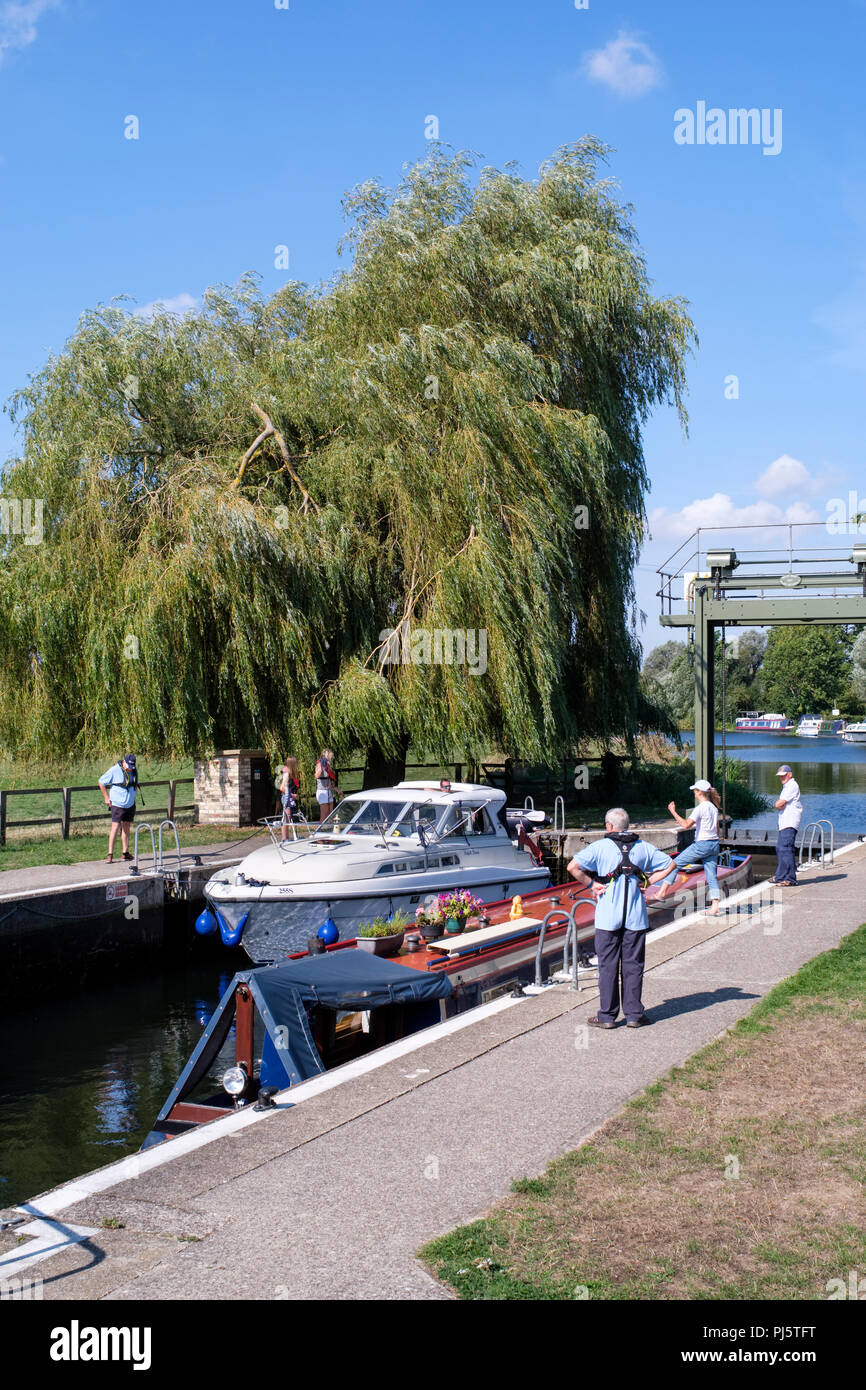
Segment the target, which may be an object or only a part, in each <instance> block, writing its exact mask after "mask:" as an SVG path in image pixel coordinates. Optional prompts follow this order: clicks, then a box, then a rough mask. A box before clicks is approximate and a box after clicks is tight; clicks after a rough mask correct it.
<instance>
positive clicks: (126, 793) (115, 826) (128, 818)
mask: <svg viewBox="0 0 866 1390" xmlns="http://www.w3.org/2000/svg"><path fill="white" fill-rule="evenodd" d="M99 790H100V791H101V792H102V795H103V797H104V798H105V804H106V806H107V807H108V809H109V810H110V811H111V829H110V830H109V832H108V858H107V859H106V861H105V862H106V864H111V863H113V862H114V845H115V842H116V840H117V832H118V830H119V831H120V836H121V843H122V845H123V858H124V859H131V858H132V855H131V854H130V852H129V828H130V826H131V825H132V822H133V819H134V817H135V798H136V795H137V794H138V772H137V770H136V766H135V754H134V753H127V755H126V757H125V758H121V759H120V761H119V762H116V763H115V764H114V766H113V767H110V768H109V769H108V771H107V772H104V773H103V775H102V776H101V777H100V779H99Z"/></svg>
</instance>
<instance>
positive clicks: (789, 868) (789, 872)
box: [770, 763, 803, 888]
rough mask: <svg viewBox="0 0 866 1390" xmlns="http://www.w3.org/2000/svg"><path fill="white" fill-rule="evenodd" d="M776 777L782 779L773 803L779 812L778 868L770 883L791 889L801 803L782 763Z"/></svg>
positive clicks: (794, 868) (794, 875) (785, 766)
mask: <svg viewBox="0 0 866 1390" xmlns="http://www.w3.org/2000/svg"><path fill="white" fill-rule="evenodd" d="M776 776H777V777H781V779H782V790H781V792H780V793H779V800H778V801H777V802H775V807H776V810H777V811H778V812H779V836H778V839H777V840H776V859H777V860H778V867H777V869H776V875H775V877H774V878H771V879H770V882H771V883H778V884H779V885H780V886H781V887H782V888H793V887H795V886H796V883H797V865H796V863H795V862H794V845H795V843H796V840H797V831H798V830H799V829H800V822H801V820H802V819H803V802H802V801H801V799H800V788H799V786H798V785H797V783H796V782H795V781H794V774H793V772H792V771H791V769H790V768H789V766H788V764H787V763H782V766H781V767H780V768H779V771H778V772H777V773H776Z"/></svg>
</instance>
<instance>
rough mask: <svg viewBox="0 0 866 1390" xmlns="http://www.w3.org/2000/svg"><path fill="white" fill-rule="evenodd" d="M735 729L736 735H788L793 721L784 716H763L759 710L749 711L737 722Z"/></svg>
mask: <svg viewBox="0 0 866 1390" xmlns="http://www.w3.org/2000/svg"><path fill="white" fill-rule="evenodd" d="M735 727H736V729H737V732H738V733H743V734H765V733H771V734H789V733H790V732H791V730H792V729H793V727H794V721H793V719H788V718H787V716H786V715H784V714H763V713H762V712H761V711H759V710H749V711H748V712H747V713H746V714H744V715H742V716H741V717H740V718H739V719H738V720H737V722H736V726H735Z"/></svg>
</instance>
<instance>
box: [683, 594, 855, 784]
mask: <svg viewBox="0 0 866 1390" xmlns="http://www.w3.org/2000/svg"><path fill="white" fill-rule="evenodd" d="M815 581H821V582H822V583H823V584H825V585H829V584H832V585H834V586H836V587H838V588H842V587H847V586H849V585H850V586H851V587H857V588H858V589H859V590H860V591H861V592H860V593H857V594H853V593H852V594H844V595H839V596H834V597H826V596H824V597H817V596H816V597H813V598H808V597H806V595H802V596H800V595H798V596H797V597H796V598H794V597H793V596H792V597H791V598H764V597H761V598H757V597H752V598H726V597H725V592H726V590H734V591H736V590H737V589H742V588H746V587H750V588H752V589H755V588H757V587H758V585H760V587H761V588H762V589H766V588H780V589H784V588H785V587H786V586H785V585H783V584H781V583H780V582H779V580H778V578H777V577H774V578H768V577H762V578H761V579H760V580H756V579H755V578H752V579H731V578H721V577H718V578H717V577H716V575H713V579H712V581H709V580H707V581H705V582H704V584H703V585H700V586H699V585H698V584H696V585H695V606H694V612H693V613H662V615H661V617H660V620H659V621H660V622H661V624H662V626H663V627H692V628H694V630H695V778H696V779H697V778H699V777H705V778H707V780H708V781H710V782H711V781H712V780H713V769H714V767H715V718H714V713H713V712H714V706H715V692H714V689H713V636H714V633H715V630H716V628H717V627H722V626H724V627H800V626H802V625H803V624H804V623H846V624H847V623H866V596H864V595H863V592H862V590H863V578H862V576H861V575H856V574H855V575H851V574H843V575H832V576H829V575H820V576H818V575H815V576H810V577H809V583H810V584H813V583H815ZM788 592H789V593H790V589H788Z"/></svg>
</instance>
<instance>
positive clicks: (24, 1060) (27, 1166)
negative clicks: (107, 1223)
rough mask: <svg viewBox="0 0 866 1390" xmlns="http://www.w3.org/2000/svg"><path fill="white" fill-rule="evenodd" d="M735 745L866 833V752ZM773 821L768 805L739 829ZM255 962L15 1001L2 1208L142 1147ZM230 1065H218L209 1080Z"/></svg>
mask: <svg viewBox="0 0 866 1390" xmlns="http://www.w3.org/2000/svg"><path fill="white" fill-rule="evenodd" d="M691 737H692V736H691V735H683V738H684V741H686V742H688V741H689V740H690V739H691ZM726 743H727V751H728V754H729V756H730V757H732V758H736V759H738V760H740V761H742V762H745V763H746V764H747V766H748V769H749V782H750V785H751V787H752V788H753V790H754V791H756V792H759V793H761V794H762V795H764V796H767V797H775V795H777V794H778V787H779V780H778V778H777V777H776V769H777V768H778V766H779V764H780V763H783V762H786V763H789V764H790V766H791V767H792V769H793V771H794V776H795V777H796V778H797V781H798V782H799V784H800V788H801V791H802V793H803V803H804V818H803V823H804V825H805V824H806V822H807V821H812V820H818V819H819V817H822V816H826V817H827V818H828V819H830V820H831V821H832V822H833V824H834V826H835V828H836V830H837V831H839V832H846V833H855V834H856V833H866V745H862V744H861V745H858V744H846V743H843V742H842V740H841V739H839V738H827V739H824V738H819V739H807V738H796V737H794V736H791V735H786V734H775V735H773V734H769V735H768V734H728V735H727V739H726ZM720 751H721V736H720V735H719V734H717V743H716V752H717V754H718V753H720ZM679 809H680V810H681V811H682V810H683V808H682V807H680V808H679ZM776 824H777V815H776V812H775V811H773V810H772V809H768V810H766V811H763V812H761V813H760V814H759V815H757V816H753V817H752V818H751V819H750V820H747V821H738V822H736V829H738V830H740V829H745V828H749V829H750V830H752V831H753V832H754V831H755V830H765V829H766V830H770V831H774V830H775V827H776ZM197 944H198V945H199V946H200V945H201V943H197ZM247 965H248V962H247V960H246V957H245V956H244V955H243V954H242V953H241V952H239V951H238V952H225V953H224V954H214V953H213V952H212V951H208V953H207V955H206V957H203V954H202V952H201V951H200V950H199V951H197V950H196V949H193V950H192V952H191V954H189V955H184V956H182V957H181V958H180V959H178V960H171V959H169V960H168V961H165V962H162V963H160V964H159V965H156V964H155V965H154V967H153V970H152V972H151V973H146V972H142V971H141V968H140V966H138V965H136V967H135V969H136V977H135V978H134V979H131V980H125V981H123V982H121V983H118V982H117V980H112V981H111V982H110V983H105V984H101V985H97V986H90V987H88V988H87V990H86V991H84V992H82V993H79V994H76V995H75V996H74V997H71V998H66V999H60V1000H57V999H52V1000H50V1001H47V1002H46V1001H42V1000H40V999H39V998H37V997H29V996H28V997H27V998H24V999H20V998H15V999H14V1000H11V1001H10V1002H9V1003H8V1004H7V1005H6V1007H5V1009H4V1011H3V1013H2V1014H0V1056H2V1058H3V1066H2V1069H0V1070H2V1079H0V1207H9V1206H11V1205H14V1204H15V1203H17V1202H21V1201H24V1200H26V1199H27V1198H29V1197H33V1196H35V1195H36V1194H37V1193H39V1192H43V1191H45V1190H46V1189H47V1188H49V1187H52V1186H55V1185H56V1184H58V1183H61V1182H64V1181H66V1180H67V1179H69V1178H71V1177H76V1176H78V1175H79V1174H80V1173H85V1172H89V1171H90V1170H91V1169H92V1168H97V1167H100V1166H101V1165H102V1164H105V1163H110V1162H112V1161H113V1160H114V1159H116V1158H120V1157H122V1156H123V1155H125V1154H127V1153H132V1152H135V1150H137V1149H138V1148H139V1146H140V1144H141V1142H142V1140H143V1138H144V1137H145V1135H146V1134H147V1132H148V1131H149V1130H150V1128H151V1127H152V1125H153V1121H154V1119H155V1118H156V1115H157V1112H158V1111H159V1109H160V1107H161V1106H162V1104H163V1102H164V1101H165V1099H166V1098H167V1096H168V1094H169V1092H170V1090H171V1088H172V1086H173V1085H174V1082H175V1081H176V1080H177V1077H178V1075H179V1073H180V1071H181V1069H182V1067H183V1065H184V1063H185V1062H186V1061H187V1059H188V1057H189V1055H190V1053H191V1052H192V1049H193V1047H194V1046H195V1044H196V1042H197V1041H198V1038H199V1036H200V1034H201V1029H202V1026H203V1023H204V1022H205V1021H206V1019H207V1017H208V1015H209V1014H210V1012H212V1011H213V1009H214V1008H215V1007H216V1004H217V1002H218V1000H219V998H220V996H221V995H222V993H223V991H224V990H225V988H226V987H227V985H228V983H229V982H230V980H231V978H232V975H233V974H234V972H235V971H236V970H241V969H245V968H246V966H247ZM227 1053H233V1041H232V1040H231V1039H230V1040H229V1045H228V1047H227ZM230 1061H231V1057H230V1056H228V1055H226V1056H225V1058H220V1059H218V1061H217V1063H216V1064H215V1066H214V1068H213V1071H212V1075H215V1076H218V1075H219V1074H221V1072H222V1070H223V1068H224V1067H225V1066H226V1065H228V1064H229V1062H230Z"/></svg>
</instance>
